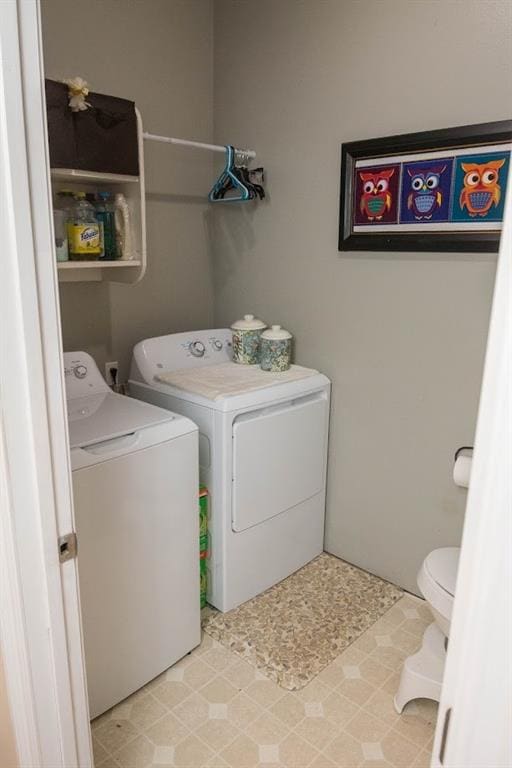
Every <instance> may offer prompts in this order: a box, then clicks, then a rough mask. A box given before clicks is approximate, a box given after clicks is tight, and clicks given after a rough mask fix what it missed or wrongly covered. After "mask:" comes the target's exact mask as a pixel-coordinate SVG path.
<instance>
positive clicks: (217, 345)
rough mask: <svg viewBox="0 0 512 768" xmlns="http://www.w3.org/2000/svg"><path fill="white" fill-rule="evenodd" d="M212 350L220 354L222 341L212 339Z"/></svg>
mask: <svg viewBox="0 0 512 768" xmlns="http://www.w3.org/2000/svg"><path fill="white" fill-rule="evenodd" d="M213 348H214V349H216V350H217V352H220V350H221V349H222V341H221V340H220V339H214V340H213Z"/></svg>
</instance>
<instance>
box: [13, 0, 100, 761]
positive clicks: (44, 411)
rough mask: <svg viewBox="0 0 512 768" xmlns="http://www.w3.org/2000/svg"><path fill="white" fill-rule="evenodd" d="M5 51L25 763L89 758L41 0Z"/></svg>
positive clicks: (17, 20)
mask: <svg viewBox="0 0 512 768" xmlns="http://www.w3.org/2000/svg"><path fill="white" fill-rule="evenodd" d="M0 52H1V57H0V78H1V86H2V87H1V88H0V205H1V208H0V217H1V218H0V223H1V230H2V235H1V241H2V243H3V246H4V249H3V253H2V259H1V260H0V270H1V271H0V307H1V308H2V313H3V320H2V323H1V324H0V341H1V344H0V392H1V398H2V435H3V441H4V452H3V454H2V457H1V459H2V460H1V464H0V471H1V473H2V486H1V491H2V497H3V499H5V498H6V497H7V498H8V503H6V504H5V506H4V505H3V506H2V523H1V533H2V537H1V539H0V560H1V562H2V569H3V572H2V576H4V575H5V576H6V578H5V579H4V578H2V587H1V590H0V600H1V603H0V615H1V625H0V643H1V645H2V653H3V657H4V665H5V675H6V683H7V689H8V694H9V700H10V707H11V713H12V719H13V725H14V730H15V736H16V741H17V747H18V753H19V758H20V763H21V765H22V766H23V768H31V767H32V766H33V767H34V768H50V767H51V768H72V767H73V766H78V765H80V766H84V768H85V767H86V766H91V765H92V755H91V748H90V734H89V724H88V717H87V697H86V690H85V681H84V679H85V676H84V669H83V661H82V648H81V630H80V615H79V602H78V586H77V571H76V562H75V561H70V562H68V563H66V564H65V565H64V566H61V565H60V564H59V560H58V550H57V537H58V535H59V533H61V532H64V531H65V532H67V531H69V530H70V529H72V522H73V519H72V492H71V476H70V470H69V463H68V462H69V459H68V446H67V434H66V417H65V400H64V384H63V374H62V352H61V348H60V330H59V310H58V298H57V289H56V286H57V281H56V266H55V253H54V246H53V231H52V222H51V218H52V217H51V203H50V184H49V164H48V157H47V144H46V125H45V106H44V91H43V86H44V80H43V72H42V63H41V62H42V54H41V39H40V19H39V3H36V2H32V0H3V2H2V3H0ZM32 203H34V204H32ZM6 572H7V573H6Z"/></svg>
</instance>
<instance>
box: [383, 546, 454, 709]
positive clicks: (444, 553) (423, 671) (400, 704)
mask: <svg viewBox="0 0 512 768" xmlns="http://www.w3.org/2000/svg"><path fill="white" fill-rule="evenodd" d="M459 555H460V547H443V548H441V549H434V551H433V552H430V554H429V555H427V557H426V558H425V560H424V561H423V565H422V566H421V568H420V571H419V573H418V587H419V589H420V591H421V593H422V594H423V597H424V598H425V600H426V601H427V603H428V606H429V608H430V610H431V612H432V615H433V617H434V621H433V622H432V624H430V625H429V626H428V627H427V629H426V630H425V633H424V635H423V642H422V645H421V648H420V650H419V651H418V652H417V653H415V654H413V655H412V656H409V657H408V658H407V659H406V660H405V662H404V666H403V669H402V676H401V678H400V685H399V687H398V691H397V694H396V696H395V700H394V701H395V709H396V711H397V712H398V713H399V714H400V713H401V712H402V710H403V708H404V707H405V705H406V704H407V703H408V702H409V701H412V700H413V699H434V701H440V699H441V685H442V682H443V672H444V662H445V658H446V648H447V645H448V637H449V634H450V621H451V616H452V607H453V599H454V595H455V583H456V580H457V569H458V566H459Z"/></svg>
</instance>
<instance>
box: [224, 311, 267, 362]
mask: <svg viewBox="0 0 512 768" xmlns="http://www.w3.org/2000/svg"><path fill="white" fill-rule="evenodd" d="M266 327H267V326H266V324H265V323H264V322H263V320H258V318H257V317H254V315H244V319H243V320H237V321H236V323H233V325H232V326H231V330H232V331H233V362H235V363H242V365H256V364H257V363H259V361H260V338H261V332H262V331H263V330H264V329H265V328H266Z"/></svg>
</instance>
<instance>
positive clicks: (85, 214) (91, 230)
mask: <svg viewBox="0 0 512 768" xmlns="http://www.w3.org/2000/svg"><path fill="white" fill-rule="evenodd" d="M67 229H68V243H69V258H70V260H71V261H93V260H95V259H98V258H99V256H100V254H101V237H100V225H99V223H98V219H97V218H96V213H95V210H94V206H93V205H91V203H90V202H89V201H88V200H87V199H86V197H85V192H77V193H76V195H75V204H74V206H73V207H72V209H71V211H70V219H69V221H68V225H67Z"/></svg>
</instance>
